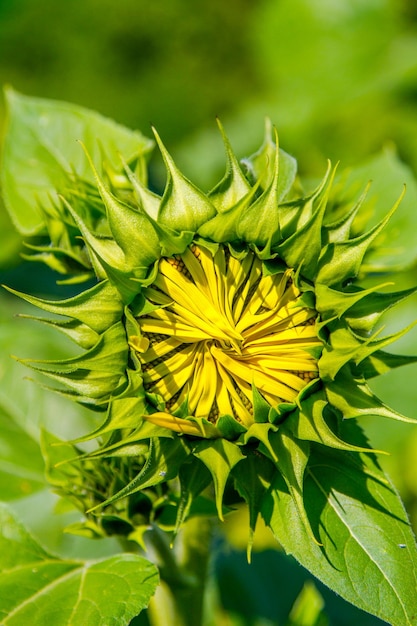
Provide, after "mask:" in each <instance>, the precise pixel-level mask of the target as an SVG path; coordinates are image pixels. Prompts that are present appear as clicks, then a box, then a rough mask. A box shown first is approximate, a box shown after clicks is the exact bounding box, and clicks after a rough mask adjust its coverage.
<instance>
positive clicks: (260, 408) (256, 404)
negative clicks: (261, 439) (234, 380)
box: [252, 384, 271, 423]
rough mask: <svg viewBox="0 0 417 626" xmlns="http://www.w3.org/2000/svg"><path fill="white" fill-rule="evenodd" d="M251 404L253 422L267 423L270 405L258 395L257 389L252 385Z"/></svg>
mask: <svg viewBox="0 0 417 626" xmlns="http://www.w3.org/2000/svg"><path fill="white" fill-rule="evenodd" d="M252 404H253V419H254V420H255V422H259V423H262V422H268V421H269V412H270V410H271V405H270V404H269V403H268V402H267V401H266V400H265V398H264V397H263V396H262V395H261V394H260V393H259V391H258V389H257V388H256V387H255V385H254V384H252Z"/></svg>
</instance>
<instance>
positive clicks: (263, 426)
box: [241, 422, 279, 463]
mask: <svg viewBox="0 0 417 626" xmlns="http://www.w3.org/2000/svg"><path fill="white" fill-rule="evenodd" d="M277 430H278V426H275V425H274V424H272V423H271V422H265V423H260V422H258V423H256V422H255V423H254V424H251V425H250V426H249V428H248V430H247V432H246V433H245V434H244V435H242V436H241V441H242V443H243V444H244V445H247V444H248V443H249V442H250V441H251V440H252V439H255V440H257V441H259V442H260V443H261V444H262V446H261V447H262V448H264V449H265V450H267V451H268V454H269V455H270V456H271V458H272V460H273V461H274V462H275V463H277V462H278V460H279V459H278V457H277V454H276V450H275V449H274V447H273V446H272V444H271V442H270V433H274V432H276V431H277Z"/></svg>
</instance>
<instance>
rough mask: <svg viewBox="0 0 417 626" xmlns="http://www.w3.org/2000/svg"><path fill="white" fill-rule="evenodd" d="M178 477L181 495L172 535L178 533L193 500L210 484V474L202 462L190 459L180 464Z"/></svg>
mask: <svg viewBox="0 0 417 626" xmlns="http://www.w3.org/2000/svg"><path fill="white" fill-rule="evenodd" d="M178 479H179V481H180V486H181V495H180V500H179V502H178V509H177V519H176V521H175V531H174V535H176V534H177V533H178V531H179V529H180V527H181V526H182V524H183V523H184V522H185V520H186V519H187V517H188V514H189V512H190V509H191V506H192V504H193V502H194V500H195V499H196V498H197V496H199V495H200V493H201V492H202V491H203V490H204V489H205V488H206V487H207V486H208V485H209V484H210V482H211V474H210V471H209V470H208V468H207V467H206V465H205V464H204V463H202V462H201V461H198V460H196V459H192V460H189V461H188V460H187V461H186V462H185V463H183V464H182V465H181V467H180V469H179V472H178Z"/></svg>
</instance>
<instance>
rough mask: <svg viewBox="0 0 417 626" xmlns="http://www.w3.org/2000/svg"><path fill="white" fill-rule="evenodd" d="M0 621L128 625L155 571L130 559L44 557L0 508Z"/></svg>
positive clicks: (8, 625)
mask: <svg viewBox="0 0 417 626" xmlns="http://www.w3.org/2000/svg"><path fill="white" fill-rule="evenodd" d="M0 548H1V549H0V620H1V623H2V624H3V625H4V626H18V625H20V624H25V623H30V624H33V626H42V625H43V624H56V626H84V624H86V623H88V624H95V625H96V626H109V624H116V623H117V624H120V625H125V626H127V624H129V623H130V621H131V619H133V618H134V617H135V616H136V615H138V613H140V612H141V611H142V609H144V608H145V607H146V606H147V605H148V603H149V600H150V598H151V596H152V595H153V594H154V592H155V589H156V586H157V584H158V572H157V570H156V568H155V566H154V565H153V564H152V563H150V562H149V561H147V560H146V559H144V558H143V557H140V556H137V555H134V554H129V553H126V554H118V555H115V556H112V557H110V558H107V559H104V560H100V561H88V562H83V561H73V560H63V559H60V558H58V557H56V556H54V555H52V554H49V553H47V552H46V551H45V550H44V549H43V548H42V547H41V546H40V545H39V544H38V543H37V542H36V541H35V540H34V539H33V538H32V537H31V536H30V535H29V534H28V532H27V531H26V530H25V528H24V527H23V526H22V525H21V524H20V523H19V522H18V521H17V520H16V519H15V518H14V517H13V515H12V514H11V512H10V511H9V510H8V509H7V507H5V506H4V505H0Z"/></svg>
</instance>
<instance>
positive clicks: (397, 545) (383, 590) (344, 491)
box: [262, 441, 417, 626]
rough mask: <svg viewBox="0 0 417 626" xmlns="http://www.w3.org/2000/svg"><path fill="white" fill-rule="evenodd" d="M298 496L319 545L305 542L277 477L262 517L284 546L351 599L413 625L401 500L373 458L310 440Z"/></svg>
mask: <svg viewBox="0 0 417 626" xmlns="http://www.w3.org/2000/svg"><path fill="white" fill-rule="evenodd" d="M358 443H362V442H361V441H359V442H358ZM303 499H304V507H305V511H306V514H307V516H308V519H309V521H310V524H311V527H312V529H313V532H314V535H315V536H316V537H317V538H318V539H319V540H320V543H321V545H319V544H317V543H315V542H314V541H312V540H311V536H310V535H309V533H308V531H307V529H306V528H305V524H304V520H303V519H302V517H301V515H300V512H299V509H298V507H297V503H296V502H295V500H294V498H293V496H292V494H291V492H290V491H289V490H288V487H287V485H286V484H285V482H284V480H283V478H282V477H281V476H279V475H277V477H276V479H275V481H274V483H273V485H272V486H271V489H270V491H269V492H268V494H267V496H266V498H265V501H264V504H263V507H262V514H263V517H264V519H265V521H266V523H267V525H269V526H270V527H271V529H272V531H273V533H274V535H275V536H276V538H277V539H278V541H279V542H280V543H281V545H282V546H283V548H284V549H285V551H286V552H287V553H289V554H292V555H293V556H294V557H295V558H296V559H297V560H298V561H299V562H300V563H301V564H302V565H303V566H304V567H306V568H307V569H308V570H310V572H311V573H312V574H314V575H315V576H316V577H317V578H318V579H319V580H321V581H322V582H324V583H325V584H327V585H328V586H329V587H331V588H332V589H333V590H334V591H336V593H338V594H340V595H341V596H342V597H343V598H345V599H346V600H348V601H349V602H351V603H352V604H355V605H356V606H358V607H359V608H361V609H363V610H364V611H371V612H372V613H373V614H374V615H376V616H377V617H379V618H381V619H382V620H385V621H387V622H388V623H390V624H395V625H396V626H413V624H415V618H416V615H417V596H416V593H415V589H416V585H417V548H416V544H415V540H414V537H413V535H412V532H411V529H410V526H409V523H408V521H407V518H406V515H405V512H404V510H403V507H402V504H401V501H400V499H399V497H398V495H397V493H396V492H395V490H394V489H393V487H392V486H391V484H390V483H389V482H388V481H387V479H386V477H385V475H384V474H383V472H382V471H381V470H380V469H379V467H378V466H377V465H376V463H375V461H374V460H373V459H372V458H371V457H370V456H367V455H359V454H357V455H356V454H352V453H349V452H343V451H340V450H338V451H334V452H331V451H330V450H326V449H324V448H323V447H321V446H317V445H316V446H315V445H314V444H312V454H311V456H310V461H309V465H308V468H307V472H306V479H305V483H304V491H303Z"/></svg>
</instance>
